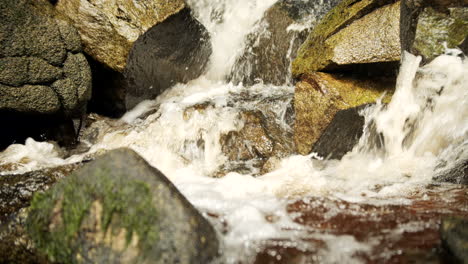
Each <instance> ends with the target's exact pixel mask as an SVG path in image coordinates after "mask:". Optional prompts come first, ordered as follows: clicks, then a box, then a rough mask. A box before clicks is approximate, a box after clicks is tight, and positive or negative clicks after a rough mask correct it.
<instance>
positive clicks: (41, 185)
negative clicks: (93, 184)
mask: <svg viewBox="0 0 468 264" xmlns="http://www.w3.org/2000/svg"><path fill="white" fill-rule="evenodd" d="M8 166H13V167H14V166H16V164H4V165H2V166H0V169H2V170H4V169H7V167H8ZM80 166H81V164H72V165H65V166H60V167H56V168H48V169H43V170H38V171H32V172H27V173H24V174H11V175H8V174H7V175H2V176H1V177H0V222H5V220H6V219H7V218H8V216H9V215H11V214H13V213H16V212H18V211H19V210H20V209H21V208H25V207H28V206H29V205H30V202H31V200H32V197H33V195H34V193H36V192H38V191H45V190H47V189H49V187H51V186H52V185H54V184H55V183H56V182H58V181H59V180H60V179H62V178H64V177H66V176H68V175H70V174H71V173H72V172H73V171H74V170H76V169H77V168H79V167H80Z"/></svg>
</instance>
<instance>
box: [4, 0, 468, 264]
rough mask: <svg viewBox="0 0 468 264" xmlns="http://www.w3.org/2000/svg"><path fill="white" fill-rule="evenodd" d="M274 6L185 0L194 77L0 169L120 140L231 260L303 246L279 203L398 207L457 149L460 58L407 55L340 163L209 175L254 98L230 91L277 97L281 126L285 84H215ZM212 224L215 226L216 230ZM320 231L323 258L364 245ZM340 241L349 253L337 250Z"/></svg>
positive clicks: (463, 108) (284, 164)
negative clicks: (379, 142) (198, 42)
mask: <svg viewBox="0 0 468 264" xmlns="http://www.w3.org/2000/svg"><path fill="white" fill-rule="evenodd" d="M274 2H275V1H273V0H267V1H263V0H242V1H239V0H216V1H215V0H189V1H188V3H189V4H190V5H191V7H192V9H193V10H194V12H195V13H196V15H197V16H198V18H199V19H200V20H201V22H202V23H203V24H204V25H205V26H206V27H207V29H208V30H209V32H210V33H211V35H212V41H213V54H212V58H211V65H210V68H209V70H208V72H207V74H206V75H205V76H202V77H201V78H199V79H198V80H194V81H192V82H190V83H188V84H178V85H176V86H174V87H173V88H171V89H170V90H168V91H166V92H165V93H164V94H163V95H161V96H160V97H159V98H157V99H156V100H155V102H153V103H148V102H146V104H147V106H146V107H154V105H158V106H159V108H158V110H157V112H156V113H154V114H152V115H150V116H148V117H147V118H146V119H145V120H141V119H139V118H136V116H138V114H136V115H134V113H135V112H133V113H129V114H128V115H126V118H124V121H126V122H127V123H129V124H127V125H126V126H125V127H124V128H119V127H117V128H114V129H113V130H112V129H111V130H110V132H109V133H106V134H105V135H102V138H101V139H100V140H99V141H98V142H97V143H96V144H94V145H93V146H92V147H91V149H90V150H89V151H88V152H87V153H84V154H80V155H74V156H72V157H69V158H66V159H65V158H60V155H59V152H57V150H56V149H55V148H54V147H53V146H52V145H51V144H49V143H36V142H33V141H32V140H29V141H27V143H26V144H25V145H12V146H11V147H10V148H8V149H7V150H6V151H4V152H2V153H0V165H2V164H1V163H17V164H20V165H19V166H18V170H16V171H15V172H17V173H21V172H24V171H27V170H32V169H37V168H41V167H46V166H56V165H59V164H67V163H72V162H77V161H80V160H83V159H84V158H85V157H86V156H88V155H91V154H93V153H98V152H100V151H101V150H102V149H114V148H118V147H130V148H132V149H134V150H135V151H137V152H138V153H139V154H141V155H142V156H143V157H144V158H145V159H146V160H147V161H148V162H150V163H151V164H152V165H153V166H155V167H158V168H159V169H160V170H161V171H162V172H163V173H164V174H165V175H167V176H168V178H169V179H170V180H171V181H172V182H173V183H174V184H175V185H176V186H177V188H178V189H179V190H180V191H181V192H182V193H183V194H184V195H185V196H186V197H187V198H188V199H189V200H190V201H191V202H192V203H193V204H194V205H195V206H196V207H197V208H199V209H200V210H201V211H202V212H205V213H210V214H212V215H216V216H217V219H216V220H214V221H213V222H214V224H215V225H216V226H217V227H218V229H219V230H221V229H224V231H223V234H222V235H220V236H221V237H222V240H223V241H224V246H225V250H224V252H225V258H226V259H227V262H228V263H238V262H239V261H245V262H249V260H250V258H251V257H252V256H253V255H254V254H255V252H256V250H258V248H259V247H260V245H259V244H258V243H259V241H264V240H267V239H286V238H287V239H289V240H292V241H298V242H297V243H295V242H294V243H293V245H292V246H295V247H297V248H300V247H301V246H303V247H307V245H306V244H303V243H301V242H300V241H299V238H300V237H301V236H302V235H303V232H304V231H305V230H304V228H303V227H301V226H299V225H298V224H297V223H294V222H293V221H292V219H291V218H292V217H291V216H290V215H289V214H288V213H287V211H286V204H287V202H288V200H289V201H290V199H296V198H297V197H304V196H322V195H327V196H330V197H337V198H340V199H344V200H347V201H351V202H366V203H375V204H382V203H383V204H386V203H397V204H401V203H408V202H409V201H408V200H407V199H405V198H402V197H405V196H406V195H407V194H409V193H411V192H413V191H414V190H417V189H420V188H421V186H423V185H424V184H426V183H429V182H430V181H431V179H432V175H433V171H434V168H435V166H436V165H437V164H438V162H439V161H440V160H442V159H443V160H445V161H446V162H447V163H448V164H449V165H448V166H450V164H453V163H454V162H456V160H455V159H456V158H457V155H453V153H454V151H453V150H454V149H455V150H457V148H458V149H459V148H462V149H461V150H459V151H464V149H465V148H466V146H467V131H468V104H467V100H468V89H467V83H468V63H467V60H464V59H462V58H461V57H459V56H456V55H455V56H453V55H452V56H449V55H443V56H440V57H439V58H437V59H436V60H434V61H433V62H432V63H431V64H429V65H426V66H424V67H421V68H419V59H418V58H417V57H414V56H411V55H407V56H405V59H404V61H403V62H402V68H401V72H400V75H399V79H398V85H397V86H398V87H397V90H396V92H395V95H394V97H393V100H392V102H391V103H390V104H389V105H387V106H382V105H377V106H376V107H374V108H372V109H367V110H366V120H367V124H371V123H373V124H374V125H373V126H372V127H374V128H373V129H368V131H367V132H366V133H365V134H364V137H363V138H362V139H361V141H360V143H359V145H358V146H357V147H356V148H355V149H354V150H353V151H352V152H350V153H348V154H347V155H346V156H345V157H344V158H343V159H342V160H341V161H336V160H331V161H321V160H320V159H316V158H314V159H312V156H313V155H309V156H290V157H287V158H284V159H283V160H281V161H280V162H279V164H278V166H277V168H276V169H275V170H273V171H272V172H270V173H268V174H265V175H263V176H262V177H254V176H252V175H249V174H245V175H244V174H239V173H236V172H230V173H228V174H227V175H226V176H225V177H223V178H220V179H216V178H211V177H209V176H210V175H211V174H212V173H213V172H214V171H216V170H217V169H218V168H219V167H220V166H221V165H222V164H224V163H226V161H227V158H226V157H225V156H224V154H223V153H222V151H221V145H220V136H221V134H224V133H227V132H229V131H237V130H240V129H241V128H242V127H243V125H244V124H243V123H242V121H241V120H239V112H240V111H241V109H246V108H247V109H248V108H249V107H252V105H255V102H254V103H252V102H242V99H241V100H238V99H236V98H237V97H241V96H242V94H244V93H246V92H247V91H248V92H249V93H251V94H252V95H253V97H254V98H256V100H257V101H261V100H264V99H266V98H271V97H278V98H279V97H281V98H282V99H281V100H277V101H275V103H273V104H272V110H271V111H273V112H275V113H276V116H277V117H278V118H279V120H278V121H277V122H278V123H280V124H282V125H284V126H287V125H286V124H285V122H284V120H282V118H283V119H284V113H285V112H286V108H287V106H288V103H289V101H290V100H291V98H292V94H293V89H294V87H288V86H279V87H274V86H265V85H263V84H258V85H254V86H253V87H250V88H248V90H247V89H246V88H244V87H242V86H240V85H239V86H236V85H233V84H227V83H225V82H223V78H224V76H225V75H226V74H228V73H229V71H230V68H231V67H232V64H233V63H234V61H235V56H236V55H237V51H240V50H242V48H243V47H242V45H243V38H244V36H245V34H247V33H248V32H249V30H250V28H251V27H252V25H253V24H254V23H255V22H256V21H258V20H259V19H260V17H261V15H262V13H263V12H264V11H265V10H266V9H267V8H268V7H269V6H271V5H272V4H273V3H274ZM251 103H252V105H250V104H251ZM278 105H279V106H280V107H278ZM275 106H276V107H277V108H276V109H275V108H274V107H275ZM197 107H198V108H197ZM134 111H140V112H141V111H142V110H141V109H139V108H136V110H134ZM369 127H371V126H370V125H369ZM373 133H374V134H379V135H381V138H383V146H382V147H381V148H380V149H377V150H375V149H372V148H370V147H369V140H368V139H369V138H372V137H374V136H373V135H372V134H373ZM370 145H372V144H370ZM449 150H450V151H449ZM377 154H378V155H377ZM44 157H50V158H47V159H44ZM462 157H466V155H465V156H462ZM458 158H460V157H459V156H458ZM4 173H5V172H4ZM8 173H11V172H8ZM266 216H271V217H270V218H267V217H266ZM268 219H270V220H268ZM271 219H274V220H271ZM212 220H213V219H212ZM220 222H223V223H224V225H225V226H222V227H220V226H219V225H221V224H220ZM320 238H321V239H323V240H325V241H327V243H328V245H329V247H330V248H333V245H339V246H338V247H339V248H340V250H339V251H340V252H337V251H334V252H322V253H321V254H324V258H323V259H329V260H331V261H332V260H335V261H337V260H343V259H346V260H347V261H348V262H349V261H351V260H350V258H351V257H352V256H353V254H354V252H355V251H356V250H361V251H365V250H368V249H369V245H364V244H363V243H361V242H357V241H356V240H355V239H354V238H352V237H349V236H341V237H337V236H331V235H329V236H322V237H320ZM295 239H298V240H295ZM343 245H345V246H346V248H347V249H349V250H348V251H346V250H341V247H342V246H343Z"/></svg>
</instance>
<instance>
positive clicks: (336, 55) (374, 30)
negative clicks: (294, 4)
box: [292, 0, 400, 78]
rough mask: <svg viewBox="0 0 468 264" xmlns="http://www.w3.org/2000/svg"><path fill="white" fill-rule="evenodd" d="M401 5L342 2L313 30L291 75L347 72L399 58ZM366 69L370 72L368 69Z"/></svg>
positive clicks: (382, 0) (387, 0)
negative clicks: (332, 71) (316, 72)
mask: <svg viewBox="0 0 468 264" xmlns="http://www.w3.org/2000/svg"><path fill="white" fill-rule="evenodd" d="M399 4H400V3H399V2H396V1H394V0H359V1H355V0H345V1H341V2H340V3H339V4H338V5H337V6H336V7H334V8H333V9H332V10H331V11H330V12H329V13H327V15H325V17H324V18H323V19H322V20H321V21H320V22H319V23H318V24H317V26H315V27H314V29H313V30H312V31H311V33H310V34H309V36H308V37H307V40H306V41H305V42H304V43H303V44H302V46H301V47H300V48H299V50H298V52H297V57H296V59H295V60H294V61H293V63H292V75H293V77H294V78H300V76H301V75H302V74H307V73H311V72H314V71H330V70H334V71H344V70H349V69H350V68H351V67H356V66H359V67H363V66H369V67H368V68H372V67H373V65H374V64H376V63H378V64H382V63H390V65H389V67H390V69H392V68H393V67H394V66H393V64H391V63H392V62H396V61H399V59H400V39H399V21H400V20H399V15H400V12H399V11H400V7H399ZM366 70H367V69H366Z"/></svg>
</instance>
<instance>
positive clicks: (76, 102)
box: [0, 0, 91, 116]
mask: <svg viewBox="0 0 468 264" xmlns="http://www.w3.org/2000/svg"><path fill="white" fill-rule="evenodd" d="M0 29H1V33H0V43H1V46H2V49H0V85H1V87H0V90H1V93H2V96H1V97H0V110H9V111H16V112H23V113H30V114H51V113H54V114H59V115H60V114H61V115H65V116H70V115H72V114H74V113H75V112H81V111H82V110H83V109H82V108H83V107H82V106H83V104H84V103H85V102H86V101H87V100H89V98H90V96H91V94H90V93H91V73H90V69H89V66H88V63H87V61H86V59H85V58H84V57H83V55H82V54H81V53H79V52H81V40H80V37H79V35H78V32H77V31H76V29H74V28H73V27H72V26H71V25H69V24H68V23H67V22H66V21H62V20H59V19H58V18H57V17H56V16H54V13H53V7H52V6H51V5H50V3H49V2H48V1H45V0H38V1H32V0H20V1H19V2H18V1H13V0H4V1H2V2H1V3H0ZM66 79H71V80H72V81H71V82H69V81H63V80H66ZM53 83H54V85H52V84H53ZM64 93H66V94H75V95H76V98H75V97H72V96H62V95H63V94H64ZM15 102H16V103H15Z"/></svg>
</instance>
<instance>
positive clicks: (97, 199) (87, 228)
mask: <svg viewBox="0 0 468 264" xmlns="http://www.w3.org/2000/svg"><path fill="white" fill-rule="evenodd" d="M26 228H27V232H28V234H29V236H30V237H31V239H32V240H33V242H34V243H35V246H36V247H37V248H38V250H39V251H40V252H42V253H43V254H45V255H47V256H48V257H49V259H50V260H51V261H54V262H61V263H208V262H209V261H211V260H212V259H213V258H215V257H216V256H217V254H218V242H217V238H216V234H215V232H214V230H213V228H212V227H211V225H210V224H209V223H208V222H207V221H206V220H205V219H204V218H203V217H202V216H201V215H200V214H199V213H198V211H197V210H196V209H195V208H194V207H193V206H192V205H191V204H190V203H189V202H188V201H187V200H186V199H185V198H184V197H183V196H182V195H181V194H180V193H179V192H178V191H177V189H176V188H175V187H174V186H173V185H172V184H171V183H170V182H169V180H168V179H167V178H166V177H165V176H164V175H163V174H162V173H161V172H159V171H158V170H157V169H155V168H153V167H151V166H150V165H149V164H148V163H147V162H146V161H145V160H144V159H142V158H141V157H140V156H138V155H137V154H136V153H135V152H133V151H131V150H129V149H118V150H114V151H111V152H109V153H107V154H105V155H103V156H102V157H100V158H98V159H97V160H95V161H93V162H91V163H90V164H88V165H86V166H85V167H83V168H82V169H80V170H79V171H77V172H76V173H74V174H73V175H72V176H70V177H68V178H66V179H65V180H63V181H61V182H60V183H59V184H57V185H55V186H54V187H53V188H51V189H50V190H49V191H47V192H45V193H40V194H36V195H35V197H34V199H33V202H32V205H31V208H30V213H29V216H28V219H27V223H26Z"/></svg>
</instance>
